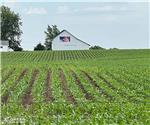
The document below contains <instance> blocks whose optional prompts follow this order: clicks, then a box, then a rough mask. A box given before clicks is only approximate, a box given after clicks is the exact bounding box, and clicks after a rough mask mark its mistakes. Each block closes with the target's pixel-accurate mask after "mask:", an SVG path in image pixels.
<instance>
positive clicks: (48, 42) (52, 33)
mask: <svg viewBox="0 0 150 125" xmlns="http://www.w3.org/2000/svg"><path fill="white" fill-rule="evenodd" d="M44 33H45V34H46V39H45V46H46V49H47V50H52V40H53V39H54V38H55V37H56V36H57V35H58V34H59V33H60V31H59V29H58V28H57V26H56V25H52V26H51V27H50V26H49V25H48V27H47V31H44Z"/></svg>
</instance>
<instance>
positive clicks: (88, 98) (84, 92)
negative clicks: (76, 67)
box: [71, 70, 94, 100]
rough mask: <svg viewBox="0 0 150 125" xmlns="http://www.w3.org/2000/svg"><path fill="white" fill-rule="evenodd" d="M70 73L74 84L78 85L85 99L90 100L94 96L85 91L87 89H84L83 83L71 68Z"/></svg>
mask: <svg viewBox="0 0 150 125" xmlns="http://www.w3.org/2000/svg"><path fill="white" fill-rule="evenodd" d="M71 73H72V75H73V77H74V79H75V83H76V85H78V86H79V88H80V90H81V91H82V93H83V94H84V97H85V98H86V99H87V100H92V99H93V98H94V97H93V96H92V95H91V94H90V93H89V92H87V91H86V90H85V88H84V86H83V84H82V83H81V81H80V79H79V77H78V76H77V74H76V73H75V72H74V71H73V70H71Z"/></svg>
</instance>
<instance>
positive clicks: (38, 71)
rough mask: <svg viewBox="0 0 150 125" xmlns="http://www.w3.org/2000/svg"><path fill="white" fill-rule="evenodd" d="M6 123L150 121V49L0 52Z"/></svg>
mask: <svg viewBox="0 0 150 125" xmlns="http://www.w3.org/2000/svg"><path fill="white" fill-rule="evenodd" d="M1 114H2V115H1V120H2V124H25V125H32V124H33V125H50V124H52V125H120V124H121V125H122V124H124V125H130V124H131V125H134V124H135V125H148V124H150V117H149V116H150V50H148V49H145V50H86V51H41V52H40V51H38V52H4V53H1Z"/></svg>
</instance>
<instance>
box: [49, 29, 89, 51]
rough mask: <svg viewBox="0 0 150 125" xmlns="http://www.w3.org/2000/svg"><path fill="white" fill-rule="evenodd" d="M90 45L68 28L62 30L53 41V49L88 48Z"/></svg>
mask: <svg viewBox="0 0 150 125" xmlns="http://www.w3.org/2000/svg"><path fill="white" fill-rule="evenodd" d="M89 48H90V45H89V44H88V43H86V42H84V41H82V40H80V39H78V38H77V37H75V36H74V35H72V34H71V33H69V32H68V31H67V30H63V31H61V32H60V33H59V34H58V35H57V36H56V37H55V38H54V39H53V41H52V50H88V49H89Z"/></svg>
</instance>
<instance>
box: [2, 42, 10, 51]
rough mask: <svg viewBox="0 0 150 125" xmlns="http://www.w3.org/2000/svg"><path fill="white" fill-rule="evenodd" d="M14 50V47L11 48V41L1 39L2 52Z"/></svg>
mask: <svg viewBox="0 0 150 125" xmlns="http://www.w3.org/2000/svg"><path fill="white" fill-rule="evenodd" d="M8 51H12V49H10V48H9V42H8V41H4V40H0V52H8Z"/></svg>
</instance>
